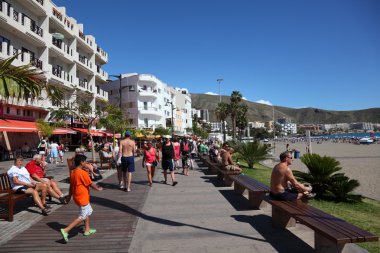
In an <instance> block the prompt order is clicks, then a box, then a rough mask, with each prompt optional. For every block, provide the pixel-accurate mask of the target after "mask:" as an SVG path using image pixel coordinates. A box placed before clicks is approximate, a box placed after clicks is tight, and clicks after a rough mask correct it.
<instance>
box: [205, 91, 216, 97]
mask: <svg viewBox="0 0 380 253" xmlns="http://www.w3.org/2000/svg"><path fill="white" fill-rule="evenodd" d="M205 94H207V95H213V96H216V95H219V94H217V93H214V92H211V91H209V92H206V93H205Z"/></svg>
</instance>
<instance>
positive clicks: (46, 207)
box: [44, 204, 53, 210]
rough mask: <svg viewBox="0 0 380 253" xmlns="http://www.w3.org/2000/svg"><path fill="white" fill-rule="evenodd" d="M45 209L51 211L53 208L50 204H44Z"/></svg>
mask: <svg viewBox="0 0 380 253" xmlns="http://www.w3.org/2000/svg"><path fill="white" fill-rule="evenodd" d="M44 207H45V209H49V210H50V209H52V208H53V207H52V206H51V205H48V204H44Z"/></svg>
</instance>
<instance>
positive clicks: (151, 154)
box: [143, 141, 160, 186]
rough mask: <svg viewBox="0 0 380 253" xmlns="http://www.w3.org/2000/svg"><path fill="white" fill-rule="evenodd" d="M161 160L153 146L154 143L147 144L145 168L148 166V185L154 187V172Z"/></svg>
mask: <svg viewBox="0 0 380 253" xmlns="http://www.w3.org/2000/svg"><path fill="white" fill-rule="evenodd" d="M159 160H160V158H159V156H158V154H157V151H156V149H155V148H154V147H153V146H152V142H150V141H149V142H148V143H147V147H146V148H145V150H144V158H143V166H144V165H145V166H146V171H147V173H148V185H149V186H152V184H153V177H154V172H155V170H156V166H157V164H158V161H159Z"/></svg>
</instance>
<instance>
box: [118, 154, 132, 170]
mask: <svg viewBox="0 0 380 253" xmlns="http://www.w3.org/2000/svg"><path fill="white" fill-rule="evenodd" d="M121 169H122V170H123V171H128V172H135V158H134V157H133V156H122V157H121Z"/></svg>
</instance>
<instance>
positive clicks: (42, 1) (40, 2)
mask: <svg viewBox="0 0 380 253" xmlns="http://www.w3.org/2000/svg"><path fill="white" fill-rule="evenodd" d="M36 2H37V3H39V4H41V5H44V0H36Z"/></svg>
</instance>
